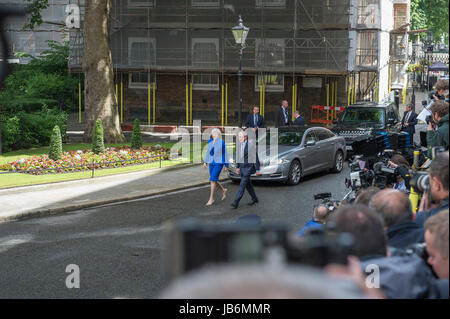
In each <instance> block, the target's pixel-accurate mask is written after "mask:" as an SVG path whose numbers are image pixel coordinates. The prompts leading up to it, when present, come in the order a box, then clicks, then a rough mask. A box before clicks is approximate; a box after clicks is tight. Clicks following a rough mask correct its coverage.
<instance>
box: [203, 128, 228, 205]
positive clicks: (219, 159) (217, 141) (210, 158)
mask: <svg viewBox="0 0 450 319" xmlns="http://www.w3.org/2000/svg"><path fill="white" fill-rule="evenodd" d="M221 135H222V134H221V133H220V130H219V129H217V128H215V129H213V130H212V132H211V138H210V139H209V141H208V150H207V151H206V156H205V161H204V163H203V168H204V169H206V167H207V164H209V181H210V182H211V193H210V196H209V201H208V202H207V203H206V206H211V205H212V204H214V192H215V190H216V188H217V187H219V188H220V189H221V190H222V200H224V199H225V198H226V197H227V189H226V188H224V187H223V186H222V185H221V184H220V183H219V175H220V173H221V172H222V168H223V167H224V166H225V171H226V170H227V169H228V163H229V159H228V152H227V148H226V145H225V142H224V141H223V140H222V138H221Z"/></svg>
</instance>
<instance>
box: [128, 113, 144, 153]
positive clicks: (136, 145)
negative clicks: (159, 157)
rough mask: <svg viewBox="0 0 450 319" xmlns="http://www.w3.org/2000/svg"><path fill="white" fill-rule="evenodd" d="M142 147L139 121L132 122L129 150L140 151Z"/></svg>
mask: <svg viewBox="0 0 450 319" xmlns="http://www.w3.org/2000/svg"><path fill="white" fill-rule="evenodd" d="M141 147H142V135H141V126H140V125H139V119H135V120H134V127H133V133H132V135H131V148H133V149H140V148H141Z"/></svg>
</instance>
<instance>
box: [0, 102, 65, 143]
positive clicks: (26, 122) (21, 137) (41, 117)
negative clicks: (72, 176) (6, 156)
mask: <svg viewBox="0 0 450 319" xmlns="http://www.w3.org/2000/svg"><path fill="white" fill-rule="evenodd" d="M66 120H67V114H66V113H65V112H61V111H59V110H57V109H49V108H47V106H45V105H44V106H43V107H42V109H41V110H40V111H38V112H32V113H27V112H25V111H18V112H16V113H14V114H8V116H4V114H2V151H3V152H9V151H13V150H19V149H26V148H31V147H40V146H47V145H49V143H50V137H51V135H52V132H53V127H54V126H55V125H58V127H59V128H60V131H61V135H62V139H63V140H65V138H66Z"/></svg>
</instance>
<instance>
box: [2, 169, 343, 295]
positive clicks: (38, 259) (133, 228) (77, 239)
mask: <svg viewBox="0 0 450 319" xmlns="http://www.w3.org/2000/svg"><path fill="white" fill-rule="evenodd" d="M347 176H348V168H345V170H344V171H343V172H342V173H341V174H339V175H335V174H316V175H314V176H311V177H307V178H305V179H304V180H303V181H302V182H301V183H300V184H299V185H297V186H294V187H290V186H283V185H277V184H271V183H263V184H257V188H256V191H257V194H258V196H259V199H260V203H259V204H257V205H256V206H254V207H249V206H247V205H246V203H247V202H249V200H250V198H249V196H248V194H246V195H245V196H244V198H243V200H242V202H241V203H242V205H241V207H240V209H239V210H237V211H234V210H231V208H230V203H231V202H232V196H233V195H234V194H235V193H236V191H237V185H234V184H232V183H228V184H226V185H227V186H226V187H227V188H228V190H229V197H228V198H227V199H226V200H225V201H224V202H220V203H217V204H216V205H214V206H213V207H211V208H205V207H204V206H203V205H204V204H205V203H206V201H207V197H208V191H209V190H208V189H207V188H197V189H192V190H188V191H183V192H179V193H176V194H169V195H164V196H160V197H154V198H147V199H141V200H137V201H132V202H127V203H120V204H114V205H109V206H103V207H96V208H93V209H88V210H83V211H76V212H73V213H69V214H64V215H59V216H52V217H45V218H35V219H29V220H24V221H17V222H11V223H5V224H0V298H115V297H133V298H154V297H157V295H158V293H159V292H160V291H161V289H162V288H163V286H164V279H163V272H162V267H163V266H162V231H161V229H162V223H164V222H165V221H168V220H170V219H174V218H184V217H198V218H200V219H202V220H205V221H211V222H219V221H224V220H226V221H228V222H230V221H234V220H235V219H236V218H238V217H240V216H243V215H246V214H250V213H256V214H258V215H259V216H261V217H262V220H263V222H268V221H271V220H276V221H280V220H281V221H283V222H286V223H289V224H290V225H292V227H293V228H294V229H299V228H300V227H301V226H302V225H303V224H304V223H305V222H306V221H307V220H308V219H309V218H311V215H312V209H313V205H314V204H315V203H316V202H315V201H314V200H313V194H315V193H320V192H325V191H328V192H332V193H333V196H334V197H335V198H340V197H341V196H342V195H343V194H344V192H345V187H344V186H343V184H344V179H345V178H346V177H347ZM219 199H220V198H219V194H217V200H219ZM69 264H76V265H78V266H79V268H80V289H67V288H66V286H65V281H66V277H67V276H68V275H69V273H66V272H65V270H66V266H67V265H69Z"/></svg>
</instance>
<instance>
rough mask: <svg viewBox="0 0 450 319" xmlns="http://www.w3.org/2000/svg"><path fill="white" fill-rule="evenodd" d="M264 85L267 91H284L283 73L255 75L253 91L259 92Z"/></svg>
mask: <svg viewBox="0 0 450 319" xmlns="http://www.w3.org/2000/svg"><path fill="white" fill-rule="evenodd" d="M263 84H264V85H265V90H266V91H268V92H284V75H281V74H265V75H257V76H255V91H256V92H259V91H260V90H261V86H262V85H263Z"/></svg>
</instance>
